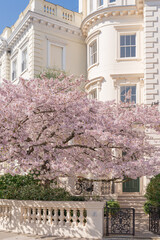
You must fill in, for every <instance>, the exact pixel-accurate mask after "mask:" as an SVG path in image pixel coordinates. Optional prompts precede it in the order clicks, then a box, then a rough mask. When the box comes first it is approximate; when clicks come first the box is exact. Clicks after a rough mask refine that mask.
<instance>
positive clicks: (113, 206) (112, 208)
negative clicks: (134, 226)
mask: <svg viewBox="0 0 160 240" xmlns="http://www.w3.org/2000/svg"><path fill="white" fill-rule="evenodd" d="M106 205H107V207H106V206H105V208H104V216H106V215H107V208H108V213H109V214H114V213H116V212H117V210H119V208H120V205H119V202H117V201H115V200H109V201H107V202H106Z"/></svg>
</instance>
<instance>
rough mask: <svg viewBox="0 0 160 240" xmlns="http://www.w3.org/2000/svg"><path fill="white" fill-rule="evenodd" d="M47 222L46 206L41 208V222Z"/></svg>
mask: <svg viewBox="0 0 160 240" xmlns="http://www.w3.org/2000/svg"><path fill="white" fill-rule="evenodd" d="M46 222H47V208H46V207H45V208H43V223H45V224H46Z"/></svg>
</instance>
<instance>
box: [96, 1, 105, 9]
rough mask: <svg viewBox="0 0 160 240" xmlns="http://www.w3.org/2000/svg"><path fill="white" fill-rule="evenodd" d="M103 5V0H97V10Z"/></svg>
mask: <svg viewBox="0 0 160 240" xmlns="http://www.w3.org/2000/svg"><path fill="white" fill-rule="evenodd" d="M101 3H102V4H101ZM103 5H104V0H97V8H101V7H102V6H103Z"/></svg>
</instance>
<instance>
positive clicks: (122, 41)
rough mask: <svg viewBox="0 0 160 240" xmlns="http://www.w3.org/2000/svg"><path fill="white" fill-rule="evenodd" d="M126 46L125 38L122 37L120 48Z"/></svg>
mask: <svg viewBox="0 0 160 240" xmlns="http://www.w3.org/2000/svg"><path fill="white" fill-rule="evenodd" d="M124 45H125V36H120V46H124Z"/></svg>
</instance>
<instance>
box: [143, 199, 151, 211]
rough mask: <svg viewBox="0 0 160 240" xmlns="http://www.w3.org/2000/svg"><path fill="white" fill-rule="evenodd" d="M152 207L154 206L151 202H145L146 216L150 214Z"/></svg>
mask: <svg viewBox="0 0 160 240" xmlns="http://www.w3.org/2000/svg"><path fill="white" fill-rule="evenodd" d="M152 206H153V204H152V203H151V202H149V201H147V202H145V204H144V207H143V208H144V211H145V213H146V214H149V212H150V207H152Z"/></svg>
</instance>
